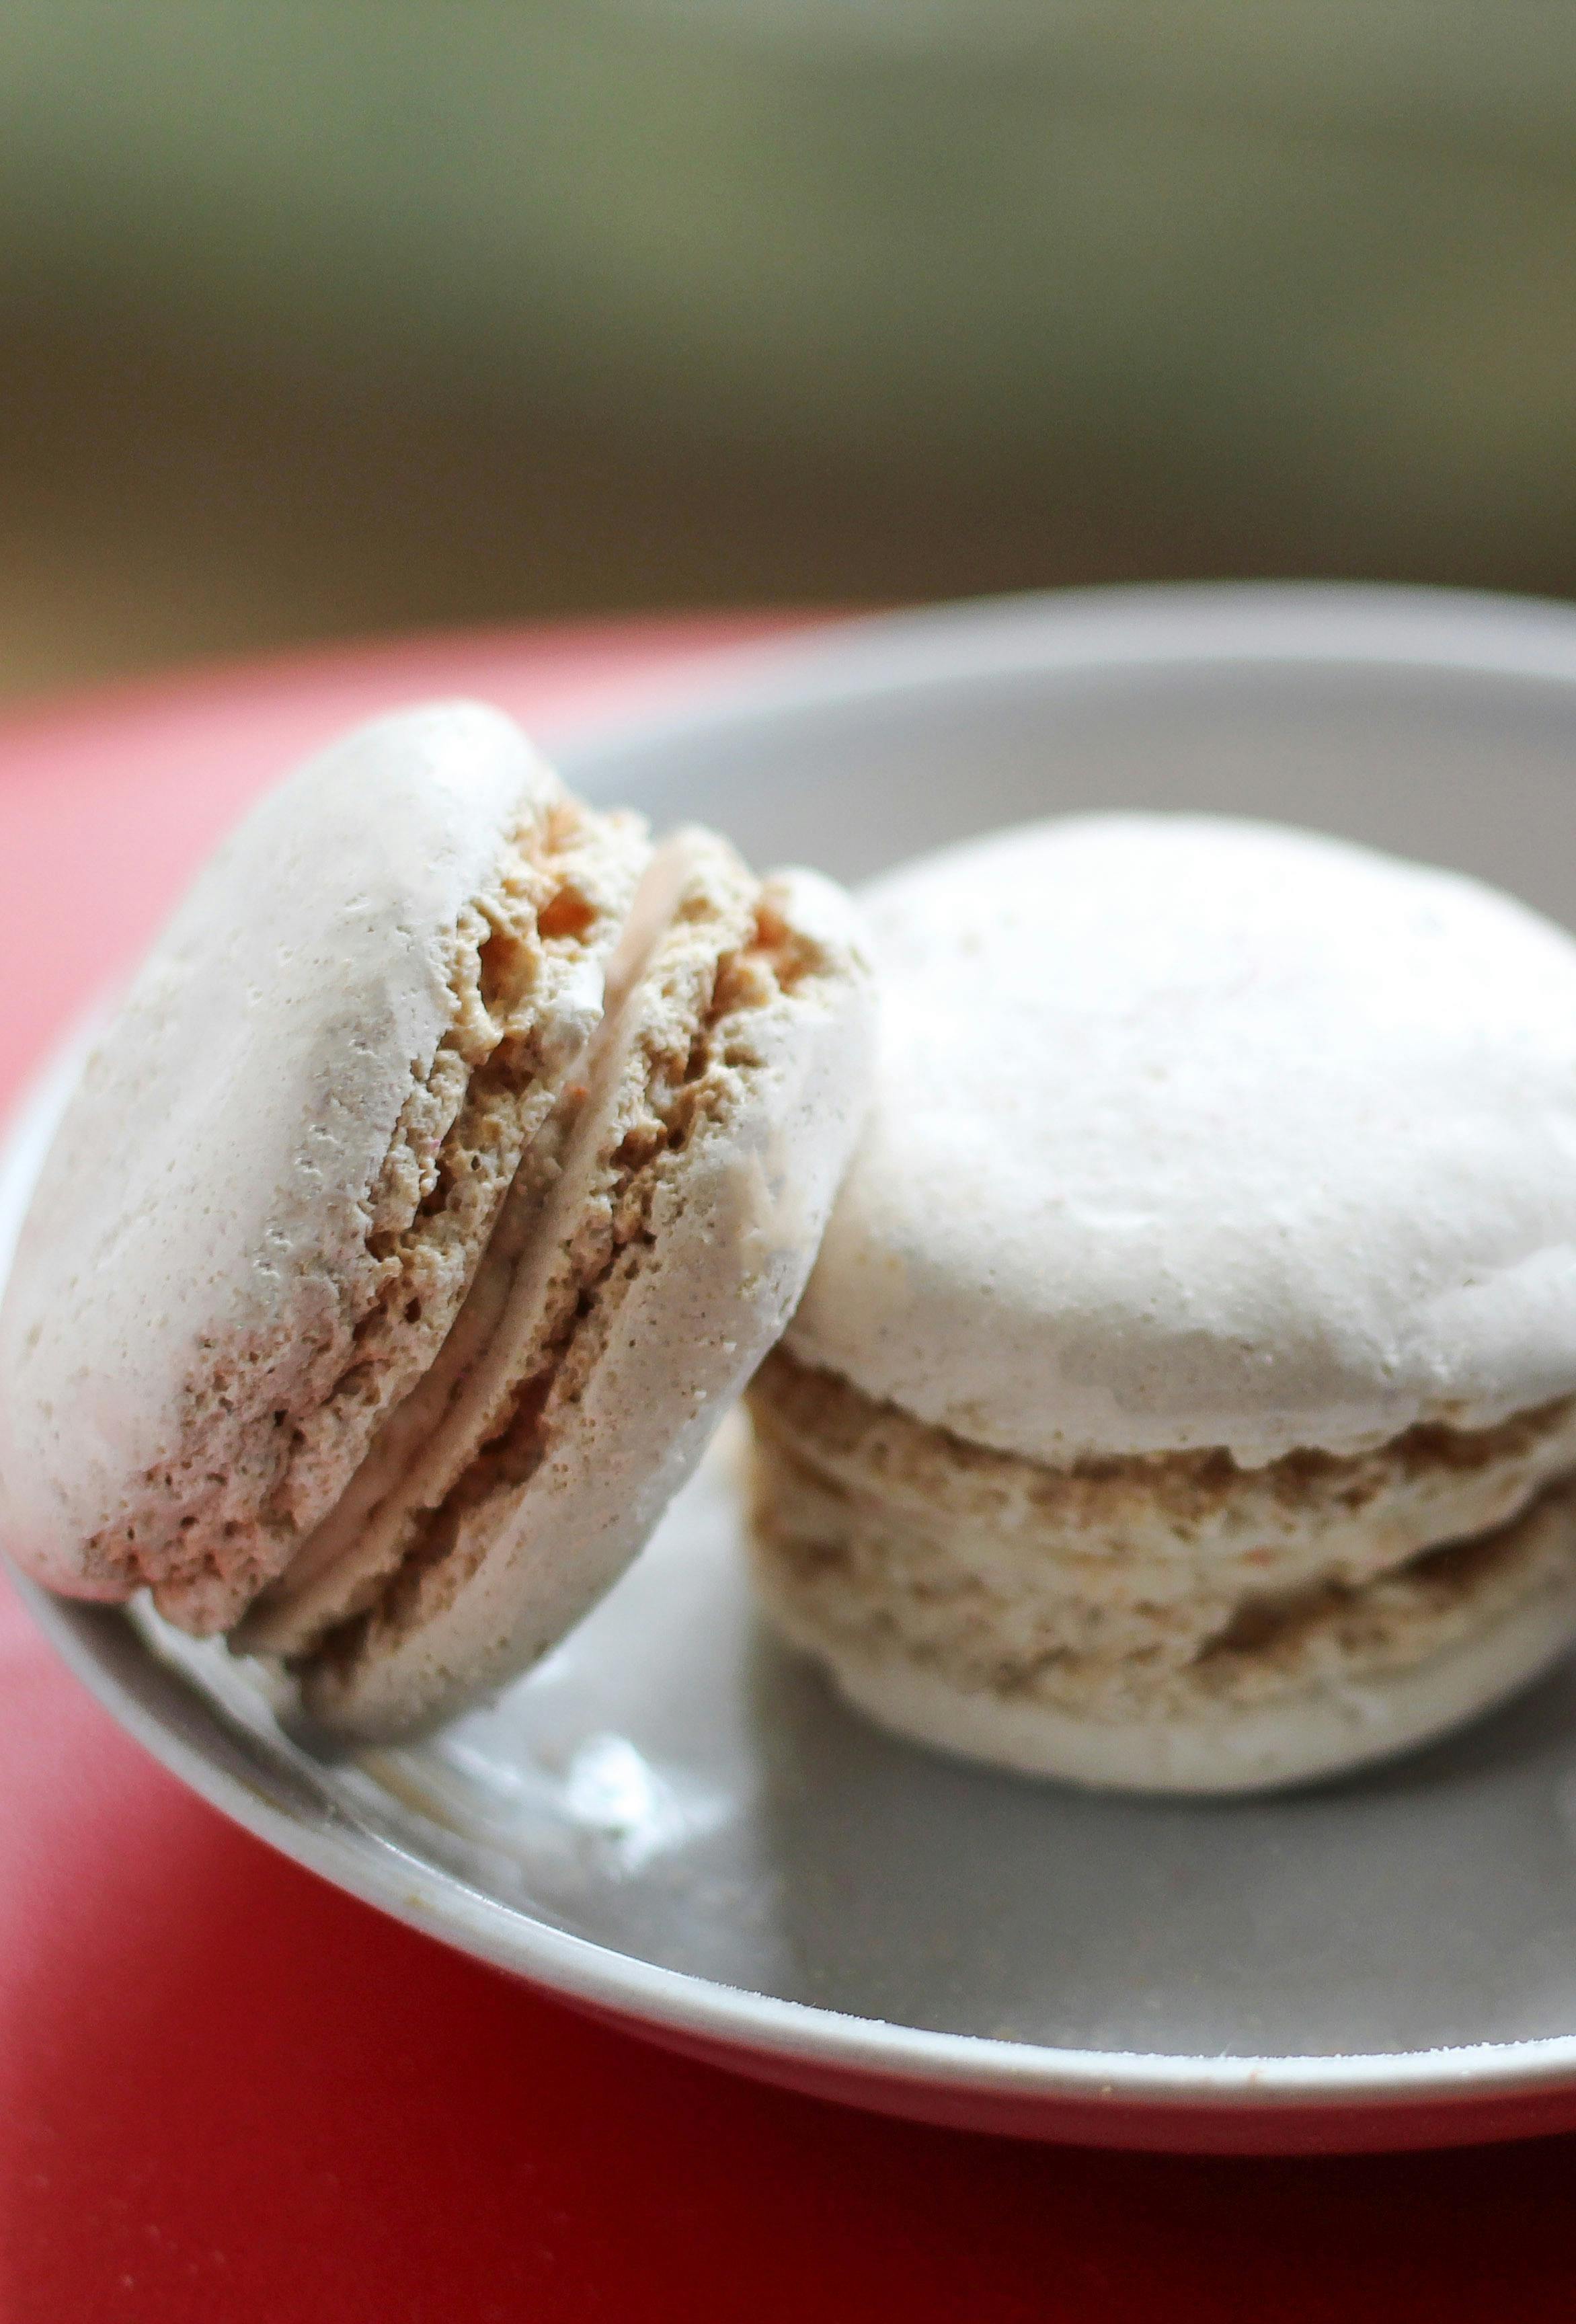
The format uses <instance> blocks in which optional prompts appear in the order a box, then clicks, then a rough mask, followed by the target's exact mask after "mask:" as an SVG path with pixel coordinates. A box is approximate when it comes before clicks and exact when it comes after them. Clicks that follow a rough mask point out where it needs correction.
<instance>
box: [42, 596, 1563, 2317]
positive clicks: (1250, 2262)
mask: <svg viewBox="0 0 1576 2324" xmlns="http://www.w3.org/2000/svg"><path fill="white" fill-rule="evenodd" d="M770 626H771V625H770V624H767V623H763V622H760V621H749V620H732V621H728V622H699V623H696V622H677V623H676V622H650V623H644V624H638V625H630V626H626V627H622V628H606V627H595V628H578V629H572V630H571V629H565V630H557V631H528V632H498V633H493V634H490V635H484V636H475V637H469V638H460V639H454V640H437V641H415V642H413V643H410V644H403V645H394V646H392V647H377V648H373V649H364V650H355V651H351V652H345V653H336V654H332V655H328V656H323V657H312V658H308V659H300V660H298V661H295V662H291V663H288V664H273V665H271V666H269V667H268V668H265V669H239V670H229V671H220V672H212V673H199V674H198V675H196V676H193V677H187V678H182V679H180V680H178V681H174V682H171V683H169V684H160V685H154V686H148V687H136V688H132V689H122V690H120V691H117V692H116V693H115V694H112V695H105V696H98V697H97V698H96V699H89V700H87V701H83V702H78V703H73V704H68V705H63V706H60V707H46V708H41V709H39V708H35V709H32V710H28V711H24V712H22V713H17V714H13V715H11V717H10V718H9V719H8V720H7V721H4V722H0V1101H3V1100H8V1099H9V1097H10V1096H11V1095H12V1094H13V1093H14V1090H15V1088H16V1085H17V1084H18V1081H19V1079H20V1077H21V1076H22V1075H23V1074H24V1073H25V1072H26V1071H27V1069H28V1068H29V1067H30V1065H32V1063H33V1062H34V1061H35V1060H36V1059H37V1058H38V1056H40V1055H41V1051H42V1049H43V1047H45V1046H46V1044H47V1042H48V1040H49V1037H51V1034H52V1033H53V1032H54V1031H55V1030H56V1029H57V1028H59V1027H60V1026H61V1025H62V1024H63V1023H64V1022H65V1021H66V1020H67V1019H69V1017H70V1015H71V1014H72V1012H73V1011H74V1010H76V1009H77V1008H78V1007H79V1006H80V1005H81V1003H82V1001H84V1000H85V999H86V998H87V996H88V994H89V993H90V992H91V991H93V990H94V989H95V988H96V987H97V986H98V985H100V984H101V983H102V982H103V981H104V980H105V978H106V976H107V975H109V974H110V973H113V972H114V971H115V968H116V967H117V966H119V965H120V964H122V963H124V961H125V960H126V958H127V957H128V955H129V954H132V953H134V950H135V948H136V946H137V945H138V944H139V943H140V942H141V941H142V940H143V937H144V936H145V935H146V934H147V933H148V932H149V930H150V929H151V928H152V926H153V925H154V924H155V923H156V921H157V920H158V918H159V917H160V916H161V913H162V912H163V910H164V909H165V908H166V907H167V906H168V904H169V903H170V901H171V899H172V897H173V895H174V894H175V892H176V890H178V888H179V887H180V883H181V881H183V880H184V878H185V876H186V875H187V873H188V871H189V870H190V868H191V866H192V865H193V863H194V862H195V861H196V860H197V859H198V856H200V855H201V854H202V853H203V852H204V851H205V850H206V849H207V846H208V845H209V844H210V843H211V842H212V840H213V839H214V837H215V836H216V835H217V833H218V832H219V831H220V830H221V829H222V828H223V827H224V825H226V823H228V822H229V821H230V820H232V819H233V817H234V816H235V812H236V809H237V807H238V806H239V805H240V804H241V803H242V802H243V801H244V798H246V797H247V796H248V795H249V794H250V793H251V792H252V791H253V789H254V788H256V787H257V785H258V784H259V783H260V782H261V781H263V779H266V778H267V776H268V775H270V774H271V773H272V772H273V771H274V770H277V769H279V768H281V766H282V765H284V764H286V763H288V762H289V761H290V760H291V759H292V758H293V757H294V756H296V755H298V754H299V753H300V752H302V751H304V750H306V749H309V748H310V747H311V746H312V745H313V744H314V743H316V742H318V741H320V740H322V739H324V738H325V737H327V735H328V734H330V733H333V732H334V731H335V730H336V728H339V727H341V726H343V725H345V724H347V723H349V722H350V721H353V720H354V719H356V718H358V717H361V716H363V715H367V714H369V713H371V712H373V711H375V710H379V709H382V708H384V707H386V706H389V705H392V704H393V703H396V702H401V701H409V700H412V699H416V698H419V697H421V696H426V695H431V694H434V693H456V692H472V693H480V694H484V695H485V696H489V697H491V698H493V699H494V700H497V701H499V702H502V704H504V705H506V706H508V707H510V708H511V709H513V710H514V711H516V712H517V713H519V714H520V715H523V716H525V717H526V718H528V719H532V720H537V721H543V720H546V721H548V722H550V723H551V724H553V725H555V726H557V727H559V728H562V726H563V725H564V724H566V723H567V722H568V721H569V720H570V719H572V718H574V717H576V716H579V715H594V716H595V717H597V718H599V719H600V718H602V717H604V716H605V715H608V713H609V712H610V711H612V710H614V709H616V708H620V707H623V706H632V705H635V704H636V703H638V702H639V701H641V700H643V699H646V700H649V699H652V698H654V697H656V696H669V697H670V696H672V695H673V694H674V693H675V691H683V690H684V689H687V688H689V687H695V686H697V685H700V684H703V683H704V682H705V677H706V670H707V662H708V658H709V657H710V656H711V654H712V653H713V652H714V650H715V649H716V647H717V646H719V645H720V644H728V643H736V642H739V641H743V640H747V639H751V638H754V637H758V636H760V635H761V634H762V633H763V632H765V631H766V630H767V629H768V628H770ZM1573 2193H1576V2141H1572V2140H1571V2139H1553V2140H1547V2141H1544V2142H1540V2143H1537V2144H1529V2145H1523V2146H1513V2147H1504V2148H1498V2149H1491V2150H1490V2149H1479V2150H1461V2151H1458V2152H1455V2153H1448V2154H1442V2155H1433V2156H1415V2157H1413V2156H1386V2157H1379V2158H1365V2159H1360V2160H1353V2161H1350V2162H1347V2161H1310V2162H1295V2163H1276V2162H1254V2163H1239V2162H1223V2161H1215V2160H1191V2159H1174V2158H1150V2157H1144V2156H1123V2155H1116V2154H1110V2153H1079V2152H1076V2151H1074V2150H1070V2149H1055V2148H1049V2147H1044V2148H1040V2147H1032V2146H1018V2145H1014V2144H1009V2143H1007V2142H1005V2141H998V2140H993V2139H985V2138H978V2137H972V2136H969V2135H964V2134H962V2133H955V2132H945V2131H931V2130H926V2129H923V2128H919V2127H917V2126H910V2125H905V2124H899V2123H893V2122H887V2121H882V2120H880V2119H877V2118H874V2117H870V2116H862V2115H858V2114H854V2113H852V2112H847V2111H844V2110H842V2109H840V2108H837V2107H831V2106H825V2105H822V2104H819V2103H816V2102H815V2101H813V2100H810V2099H805V2098H793V2097H789V2096H787V2095H784V2094H782V2093H780V2092H775V2091H770V2090H767V2089H760V2088H757V2087H755V2086H753V2085H751V2084H750V2083H747V2082H743V2081H739V2080H733V2079H732V2078H730V2077H729V2076H727V2075H725V2074H723V2073H721V2072H718V2071H715V2070H713V2069H711V2068H708V2067H704V2066H699V2065H693V2064H690V2063H687V2062H685V2061H680V2060H678V2059H676V2058H673V2057H669V2056H668V2055H665V2054H663V2053H661V2052H658V2051H655V2050H651V2049H648V2048H646V2047H645V2046H644V2045H642V2044H641V2043H639V2042H637V2041H634V2040H631V2039H630V2038H628V2037H627V2036H625V2035H623V2034H621V2033H613V2032H610V2031H608V2030H606V2029H605V2028H604V2027H602V2026H599V2025H596V2024H591V2023H590V2022H588V2021H586V2020H585V2019H583V2018H581V2017H579V2016H577V2015H575V2014H574V2013H573V2012H571V2011H570V2010H568V2009H567V2008H565V2007H564V2006H561V2005H560V2004H558V2003H557V2002H555V2001H552V2000H549V1999H547V1998H545V1997H541V1996H539V1995H537V1994H535V1993H533V1992H531V1991H530V1990H529V1989H527V1988H526V1987H522V1986H520V1985H517V1984H512V1983H510V1982H509V1981H507V1980H506V1979H504V1978H502V1977H501V1976H497V1975H495V1974H493V1972H491V1971H489V1970H487V1969H482V1968H479V1967H477V1966H476V1965H475V1964H474V1963H472V1962H470V1961H468V1960H462V1959H460V1958H458V1957H457V1956H454V1955H450V1954H449V1953H447V1952H446V1951H445V1950H442V1949H441V1948H440V1947H439V1946H438V1945H436V1944H434V1943H432V1942H430V1941H428V1940H427V1939H425V1938H422V1937H420V1936H418V1935H416V1934H414V1933H412V1932H410V1931H409V1930H407V1929H404V1928H402V1927H399V1926H396V1925H395V1924H394V1923H390V1922H386V1921H384V1920H382V1918H380V1917H379V1916H378V1915H377V1914H374V1913H373V1912H372V1911H371V1910H370V1909H368V1908H367V1907H365V1906H364V1905H362V1904H356V1903H355V1902H353V1901H351V1900H350V1899H348V1898H346V1897H344V1896H342V1895H338V1894H337V1893H336V1891H334V1890H332V1889H330V1888H328V1887H327V1886H324V1885H323V1884H321V1883H320V1882H318V1881H316V1880H314V1879H313V1878H311V1877H309V1875H307V1874H306V1873H303V1872H301V1871H300V1870H298V1869H297V1868H296V1867H294V1866H293V1865H290V1864H288V1863H286V1862H284V1861H282V1860H281V1859H279V1858H275V1857H274V1856H273V1855H272V1853H271V1852H270V1851H269V1850H268V1849H265V1848H263V1846H262V1845H261V1844H260V1843H259V1842H257V1841H256V1840H252V1839H250V1838H249V1837H247V1836H245V1835H244V1834H243V1833H241V1832H240V1831H236V1830H235V1829H233V1828H232V1827H231V1826H229V1825H228V1824H226V1822H225V1821H223V1820H222V1819H221V1818H220V1817H219V1816H217V1814H216V1813H214V1812H213V1811H212V1810H210V1809H209V1808H207V1807H206V1806H204V1805H202V1804H201V1803H199V1802H198V1801H197V1800H195V1799H193V1798H191V1797H189V1795H188V1794H186V1793H185V1792H184V1791H183V1790H182V1789H181V1788H180V1785H179V1784H176V1783H175V1782H174V1781H173V1780H172V1779H171V1777H170V1776H168V1775H165V1774H163V1773H162V1771H161V1769H159V1768H158V1767H157V1766H154V1765H153V1764H152V1762H151V1761H150V1760H148V1759H147V1758H146V1757H144V1756H143V1754H142V1752H141V1751H140V1750H139V1749H138V1748H137V1747H136V1746H135V1745H134V1744H133V1743H132V1742H130V1741H129V1740H128V1739H127V1738H125V1737H124V1736H123V1735H122V1734H121V1733H120V1732H119V1731H118V1730H117V1729H115V1727H114V1725H113V1724H112V1723H111V1722H110V1720H108V1719H107V1718H106V1715H105V1714H104V1713H103V1712H102V1711H99V1710H98V1708H97V1705H96V1704H95V1703H94V1702H93V1701H91V1700H90V1699H89V1698H88V1696H87V1695H86V1694H85V1693H84V1692H83V1691H82V1690H81V1689H80V1687H78V1684H77V1683H75V1682H74V1681H73V1680H72V1679H70V1678H69V1676H68V1675H67V1674H66V1673H65V1672H64V1670H63V1669H61V1668H60V1666H59V1665H58V1664H57V1663H56V1662H55V1660H54V1658H53V1655H51V1651H50V1650H49V1648H48V1647H46V1646H44V1644H43V1643H42V1641H41V1639H40V1638H39V1637H37V1636H36V1635H35V1633H34V1632H33V1630H32V1627H31V1626H30V1624H29V1622H28V1620H27V1618H26V1617H25V1616H24V1615H23V1612H22V1609H21V1608H20V1606H19V1605H18V1604H17V1603H16V1601H15V1600H14V1599H13V1598H12V1597H11V1595H10V1593H9V1591H6V1590H5V1587H4V1585H3V1584H0V2324H88V2319H93V2324H97V2319H148V2324H199V2319H200V2324H342V2320H343V2324H361V2319H366V2324H514V2319H527V2318H529V2319H533V2324H537V2319H539V2324H559V2320H560V2319H562V2324H570V2319H575V2324H578V2319H610V2324H659V2319H673V2324H681V2319H682V2324H712V2319H733V2318H739V2319H763V2324H770V2319H779V2318H781V2319H789V2318H792V2319H796V2324H798V2319H855V2318H859V2319H862V2318H866V2317H870V2318H877V2317H880V2318H885V2317H888V2316H893V2317H900V2318H903V2319H910V2324H943V2319H947V2324H954V2320H955V2319H971V2320H972V2319H991V2324H1016V2319H1026V2324H1027V2319H1052V2324H1096V2319H1101V2324H1106V2319H1110V2324H1126V2319H1145V2324H1213V2319H1276V2324H1307V2320H1308V2319H1326V2318H1328V2319H1343V2324H1344V2319H1367V2318H1370V2317H1371V2318H1374V2319H1385V2324H1424V2319H1426V2324H1455V2319H1461V2324H1466V2319H1472V2324H1483V2319H1501V2318H1503V2319H1516V2324H1537V2319H1544V2318H1547V2319H1554V2318H1559V2319H1571V2317H1572V2316H1576V2234H1573V2231H1572V2227H1571V2218H1572V2195H1573Z"/></svg>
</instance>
